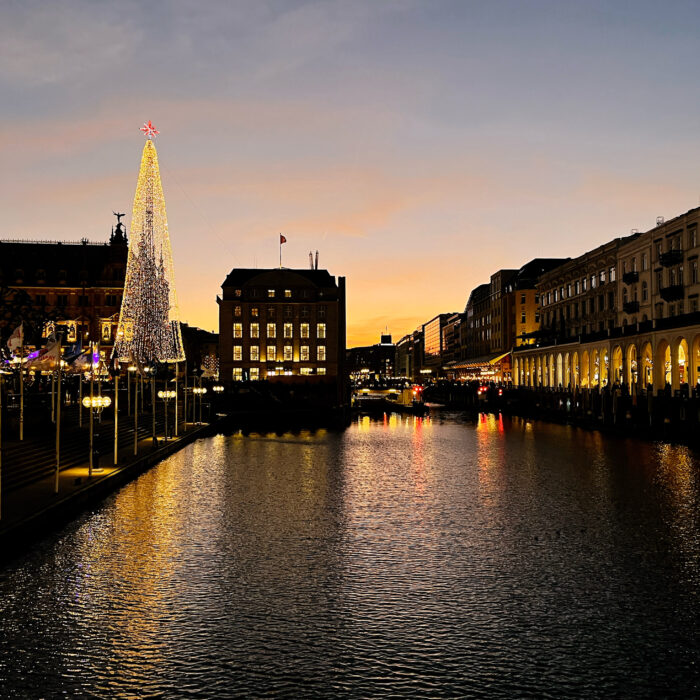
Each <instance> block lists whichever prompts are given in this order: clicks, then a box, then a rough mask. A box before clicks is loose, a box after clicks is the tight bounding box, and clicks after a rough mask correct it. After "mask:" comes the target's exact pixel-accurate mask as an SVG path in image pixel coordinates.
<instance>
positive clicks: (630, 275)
mask: <svg viewBox="0 0 700 700" xmlns="http://www.w3.org/2000/svg"><path fill="white" fill-rule="evenodd" d="M622 281H623V282H624V283H625V284H635V282H639V272H637V270H632V271H630V272H625V273H623V275H622Z"/></svg>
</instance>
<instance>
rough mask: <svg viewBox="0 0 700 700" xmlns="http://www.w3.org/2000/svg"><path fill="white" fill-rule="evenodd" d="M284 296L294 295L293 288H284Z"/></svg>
mask: <svg viewBox="0 0 700 700" xmlns="http://www.w3.org/2000/svg"><path fill="white" fill-rule="evenodd" d="M284 296H285V297H287V299H289V298H290V297H291V296H292V290H291V289H285V290H284Z"/></svg>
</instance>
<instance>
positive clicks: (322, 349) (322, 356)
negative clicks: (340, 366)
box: [316, 345, 326, 362]
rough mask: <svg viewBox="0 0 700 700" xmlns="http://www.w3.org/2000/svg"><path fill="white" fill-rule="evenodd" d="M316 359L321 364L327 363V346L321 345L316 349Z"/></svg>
mask: <svg viewBox="0 0 700 700" xmlns="http://www.w3.org/2000/svg"><path fill="white" fill-rule="evenodd" d="M316 359H317V360H318V361H319V362H325V360H326V346H325V345H319V346H318V347H317V348H316Z"/></svg>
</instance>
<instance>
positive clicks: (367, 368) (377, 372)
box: [346, 334, 396, 380]
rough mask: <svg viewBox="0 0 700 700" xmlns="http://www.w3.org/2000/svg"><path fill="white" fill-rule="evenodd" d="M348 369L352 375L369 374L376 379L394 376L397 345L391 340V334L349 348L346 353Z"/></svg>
mask: <svg viewBox="0 0 700 700" xmlns="http://www.w3.org/2000/svg"><path fill="white" fill-rule="evenodd" d="M346 359H347V371H348V372H349V374H350V376H351V377H356V376H357V375H362V374H367V375H369V376H370V377H373V378H374V379H378V380H380V379H382V378H384V377H393V376H394V362H395V360H396V345H394V343H392V342H391V335H388V334H382V335H381V337H380V339H379V342H378V343H375V344H374V345H364V346H361V347H356V348H349V349H348V351H347V353H346Z"/></svg>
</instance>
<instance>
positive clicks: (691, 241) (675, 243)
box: [645, 226, 698, 269]
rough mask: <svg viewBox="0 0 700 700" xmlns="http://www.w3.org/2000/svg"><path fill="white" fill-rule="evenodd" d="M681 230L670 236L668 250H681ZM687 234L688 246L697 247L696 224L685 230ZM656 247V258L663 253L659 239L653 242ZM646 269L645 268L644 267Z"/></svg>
mask: <svg viewBox="0 0 700 700" xmlns="http://www.w3.org/2000/svg"><path fill="white" fill-rule="evenodd" d="M682 235H683V234H682V232H679V233H678V234H677V235H675V236H672V237H671V238H670V239H669V241H668V249H669V251H671V250H683V245H682V238H681V237H682ZM686 235H687V241H688V248H689V249H690V248H697V245H698V229H697V227H696V226H693V228H689V229H688V230H687V231H686ZM655 247H656V258H657V260H658V259H659V258H660V257H661V255H662V253H663V243H662V242H661V241H656V243H655ZM645 269H646V268H645Z"/></svg>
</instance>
